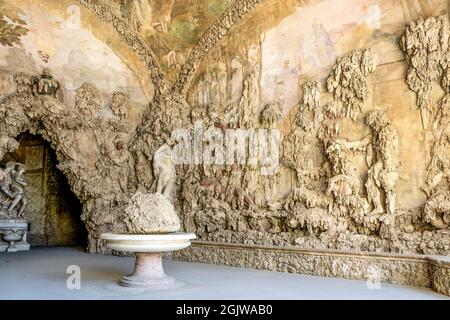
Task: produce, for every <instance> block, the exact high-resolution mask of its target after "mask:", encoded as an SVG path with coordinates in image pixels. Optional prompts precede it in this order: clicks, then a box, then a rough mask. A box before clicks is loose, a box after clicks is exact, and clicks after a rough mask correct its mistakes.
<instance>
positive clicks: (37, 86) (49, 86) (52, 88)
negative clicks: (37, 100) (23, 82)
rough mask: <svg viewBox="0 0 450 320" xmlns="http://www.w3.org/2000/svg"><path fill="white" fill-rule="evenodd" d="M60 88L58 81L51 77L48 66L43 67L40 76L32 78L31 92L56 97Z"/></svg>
mask: <svg viewBox="0 0 450 320" xmlns="http://www.w3.org/2000/svg"><path fill="white" fill-rule="evenodd" d="M59 88H60V85H59V82H58V81H56V80H55V79H54V78H53V75H52V72H51V70H50V69H49V68H44V69H43V70H42V74H41V76H40V77H35V78H34V79H33V94H35V95H36V94H42V95H48V96H53V97H55V98H56V96H57V93H58V90H59Z"/></svg>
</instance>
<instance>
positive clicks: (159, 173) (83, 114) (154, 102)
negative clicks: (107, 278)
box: [0, 0, 450, 255]
mask: <svg viewBox="0 0 450 320" xmlns="http://www.w3.org/2000/svg"><path fill="white" fill-rule="evenodd" d="M207 2H209V3H210V4H211V8H216V9H217V10H218V11H214V12H210V13H211V14H210V15H209V16H208V17H209V18H210V19H211V21H215V22H211V24H210V25H209V26H206V25H204V24H201V23H199V22H198V21H197V22H196V20H195V19H194V18H192V17H201V16H204V15H205V14H206V13H205V12H206V11H205V7H199V6H197V5H198V4H199V3H200V2H199V1H196V0H193V1H192V3H191V4H192V6H190V7H189V8H184V9H183V4H182V3H181V2H179V1H176V0H175V1H168V2H167V3H165V6H163V5H161V3H160V1H147V0H143V1H134V2H133V4H131V3H130V2H128V1H115V2H114V3H106V2H104V1H101V0H82V1H80V2H76V1H66V2H65V3H64V5H78V7H79V10H80V12H81V13H82V14H81V17H80V19H81V22H82V23H81V27H82V28H85V29H86V30H85V31H86V32H87V31H89V32H90V33H91V34H95V35H96V37H97V40H98V42H97V40H95V41H94V40H93V39H92V38H89V39H91V40H92V41H93V42H92V46H93V47H96V46H99V47H101V48H103V49H102V50H104V51H103V52H104V54H105V55H107V54H110V55H111V57H113V56H114V55H115V58H114V59H112V58H111V59H106V61H108V63H107V64H106V65H105V66H104V69H105V74H106V75H105V74H102V73H98V74H96V73H95V72H93V73H89V75H88V76H86V80H87V81H83V79H84V78H85V77H84V76H81V77H79V78H78V79H81V80H79V81H78V82H79V83H78V85H76V86H75V85H74V86H69V85H67V83H68V81H69V80H70V79H69V80H68V78H71V77H78V75H79V72H78V71H77V72H74V73H73V74H71V73H68V74H67V75H66V74H64V77H62V74H63V73H62V71H61V70H60V69H61V67H62V66H61V65H58V63H57V62H58V61H62V60H61V59H62V58H59V59H56V58H54V57H53V56H52V55H50V54H48V53H47V55H48V58H47V55H45V54H42V53H41V55H39V53H37V54H38V56H39V57H40V58H39V59H40V60H39V63H38V64H37V65H38V67H40V68H36V71H34V69H30V70H20V68H16V69H15V67H14V65H11V66H10V65H9V64H8V65H7V66H6V67H5V72H4V74H5V76H4V79H5V80H8V79H9V80H10V81H9V82H8V81H5V85H3V88H4V98H3V100H2V101H1V102H0V114H1V123H0V127H1V130H0V131H1V132H2V135H3V137H2V140H1V141H4V144H3V149H4V150H5V152H6V151H8V148H9V147H10V145H11V144H8V141H9V139H13V138H15V137H17V136H18V134H20V133H21V132H24V131H30V132H31V133H38V134H41V135H42V136H43V137H44V139H46V140H47V141H49V142H50V144H51V146H52V147H53V148H54V149H55V150H56V155H57V158H58V161H59V164H58V167H59V168H60V170H61V171H62V172H63V173H64V174H65V175H66V176H67V178H68V181H69V183H70V185H71V188H72V190H73V192H74V193H75V195H76V196H77V197H78V198H79V199H80V201H81V202H82V204H83V219H84V222H85V224H86V227H87V229H88V231H89V241H90V242H89V249H90V250H91V251H104V250H105V248H104V246H103V244H102V243H101V242H99V240H98V239H99V235H100V234H101V233H102V232H104V231H124V230H125V228H124V223H123V212H124V208H125V204H126V203H127V202H128V200H129V199H130V197H131V196H132V195H133V194H134V193H135V192H136V191H144V190H147V191H160V192H162V193H164V194H165V195H166V196H167V197H168V198H170V199H172V201H173V202H174V204H175V206H176V208H177V211H178V212H179V215H180V218H181V220H182V224H183V228H184V229H185V230H186V231H190V232H195V233H196V234H197V235H198V237H199V239H200V240H203V241H212V242H221V243H223V242H224V243H242V244H256V245H273V246H279V247H284V246H297V247H302V248H316V249H319V248H327V249H338V250H357V251H371V252H391V253H414V254H439V255H449V253H450V230H449V225H450V212H449V198H450V196H449V156H450V155H449V149H450V148H449V142H450V131H449V123H450V122H449V119H450V118H449V117H450V112H449V111H448V110H447V109H448V103H447V100H448V99H447V98H448V97H447V91H448V81H447V80H448V79H447V69H448V66H447V64H448V63H447V56H448V54H447V53H448V52H447V51H448V35H449V26H448V21H447V17H446V16H445V14H446V13H447V12H446V9H447V8H446V2H445V1H415V0H413V1H394V0H392V1H391V0H389V1H383V2H380V1H375V0H351V1H347V0H346V1H345V2H344V1H343V0H342V1H335V0H333V1H331V0H327V1H314V0H311V1H294V0H289V1H276V0H264V1H254V0H236V1H233V2H229V3H228V5H224V6H220V10H219V9H218V8H219V7H217V6H213V4H212V3H213V2H214V1H213V0H208V1H207ZM349 2H351V3H349ZM42 3H43V4H44V5H45V6H48V7H49V8H52V10H53V11H52V12H56V13H57V12H59V13H61V10H62V12H64V10H63V8H64V5H61V6H57V7H52V5H51V4H49V3H48V1H42ZM214 3H215V2H214ZM16 6H18V7H19V9H20V10H22V12H25V16H26V17H31V16H33V14H36V12H38V10H37V8H35V7H33V5H32V4H30V2H29V1H28V2H27V1H19V2H18V5H16ZM186 6H187V5H186ZM350 7H351V8H352V10H348V8H350ZM5 8H6V9H8V10H6V9H3V10H5V12H6V13H7V15H4V16H5V17H9V18H4V19H3V21H4V22H3V23H4V24H6V25H8V24H9V27H8V28H5V31H4V33H5V36H3V38H4V40H2V42H1V43H2V48H3V47H4V48H6V49H5V50H8V52H9V51H11V50H16V51H17V50H18V49H17V48H16V46H18V47H19V48H23V47H24V48H25V49H24V50H25V52H27V50H28V51H30V54H31V55H33V54H34V55H36V52H35V49H34V47H31V46H28V47H27V46H26V45H25V44H26V43H34V42H33V39H34V38H33V37H31V38H27V37H28V35H29V34H32V33H33V32H31V31H27V30H28V25H29V24H31V23H32V19H30V18H28V19H17V18H16V16H14V15H13V14H11V13H10V12H15V11H14V10H16V11H17V10H19V9H17V8H16V9H15V8H13V7H5ZM199 8H200V9H199ZM20 10H19V11H20ZM196 10H197V11H196ZM56 13H55V14H56ZM339 13H342V14H339ZM336 16H339V18H336ZM11 17H12V18H11ZM13 18H14V19H16V20H14V19H13ZM421 18H422V19H421ZM36 19H37V18H36ZM182 21H184V22H186V21H189V24H184V27H183V28H179V26H180V23H181V22H182ZM184 22H183V23H184ZM36 26H39V24H36ZM93 26H104V31H103V30H102V31H98V30H97V28H94V27H93ZM177 26H178V27H177ZM189 28H194V29H195V28H198V29H195V32H192V33H191V35H196V36H192V37H191V38H189V39H190V40H189V41H187V42H186V43H184V44H183V45H182V46H181V47H179V41H180V39H184V38H183V37H186V35H187V34H188V33H186V32H187V29H189ZM38 30H40V29H39V28H38ZM83 30H84V29H83ZM51 34H57V33H55V32H53V33H51ZM199 34H202V35H201V36H200V38H198V37H199ZM42 37H44V36H42ZM54 37H56V40H55V41H56V42H58V41H60V38H61V35H59V36H56V35H55V36H54ZM86 37H87V38H88V36H86ZM87 38H86V39H87ZM194 39H195V41H194ZM86 41H87V40H86ZM22 42H24V43H25V44H22ZM94 42H95V45H94ZM105 44H107V45H106V47H107V48H105V47H104V46H105ZM177 48H180V49H179V50H178V49H177ZM61 50H62V51H63V52H64V50H65V49H63V48H61ZM70 50H72V51H75V52H76V49H75V48H74V49H70ZM70 50H69V51H70ZM41 51H42V50H41ZM44 53H45V52H44ZM164 53H166V54H164ZM9 54H10V55H11V56H13V57H17V56H18V55H17V54H13V53H11V52H10V53H9ZM42 55H43V56H44V58H42V57H41V56H42ZM86 58H87V57H86ZM116 58H117V59H118V60H115V59H116ZM46 59H48V62H45V60H46ZM81 60H83V59H78V60H77V59H74V60H70V61H75V62H76V63H75V62H73V63H72V65H77V63H78V65H80V66H83V67H85V68H87V69H89V66H86V65H85V64H83V63H81V62H80V61H81ZM77 61H78V62H77ZM93 61H97V58H93ZM74 63H75V64H74ZM16 65H17V64H16ZM44 67H45V68H44ZM47 67H51V70H52V71H53V73H54V74H53V76H52V74H51V73H50V70H48V69H47ZM77 68H78V67H77ZM77 68H75V69H76V70H78V69H77ZM79 68H81V67H79ZM113 68H117V70H119V71H118V72H114V75H117V79H120V78H121V77H122V76H124V75H126V77H127V78H128V82H127V84H126V85H123V86H121V85H119V84H117V83H115V81H116V80H114V81H112V80H111V79H113V77H112V76H111V74H112V71H111V69H113ZM89 70H90V69H89ZM13 74H14V81H11V80H12V79H13ZM59 75H61V77H60V76H59ZM114 79H116V78H114ZM103 81H105V82H107V83H110V84H111V85H110V87H108V86H106V87H105V86H103V85H102V83H103ZM61 92H62V93H63V95H62V96H61ZM67 97H71V98H70V99H69V98H67ZM144 101H145V103H147V102H148V105H147V106H146V107H144V106H143V104H142V103H143V102H144ZM230 146H233V148H235V147H236V148H237V149H236V150H235V151H231V152H229V153H227V151H228V150H229V149H230ZM173 152H175V153H176V154H177V156H178V158H177V159H175V158H173V157H172V153H173ZM233 159H234V160H236V161H233ZM180 160H181V161H180Z"/></svg>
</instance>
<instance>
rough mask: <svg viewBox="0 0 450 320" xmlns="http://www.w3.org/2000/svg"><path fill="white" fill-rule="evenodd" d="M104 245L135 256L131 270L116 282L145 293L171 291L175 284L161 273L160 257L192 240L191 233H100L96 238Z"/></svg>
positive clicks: (188, 243)
mask: <svg viewBox="0 0 450 320" xmlns="http://www.w3.org/2000/svg"><path fill="white" fill-rule="evenodd" d="M100 238H101V239H102V240H104V241H106V245H107V246H108V247H109V248H111V249H113V250H116V251H120V252H132V253H134V254H135V256H136V260H135V265H134V271H133V273H131V274H129V275H125V276H123V277H122V279H120V282H119V284H120V285H121V286H124V287H131V288H145V289H149V290H165V289H172V288H175V287H177V286H178V285H177V284H176V282H175V279H174V278H172V277H169V276H167V275H166V274H165V272H164V268H163V264H162V257H163V255H164V254H165V253H167V252H171V251H177V250H182V249H184V248H187V247H189V246H190V245H191V240H193V239H195V238H196V235H195V234H193V233H183V232H175V233H166V234H115V233H104V234H102V235H101V237H100Z"/></svg>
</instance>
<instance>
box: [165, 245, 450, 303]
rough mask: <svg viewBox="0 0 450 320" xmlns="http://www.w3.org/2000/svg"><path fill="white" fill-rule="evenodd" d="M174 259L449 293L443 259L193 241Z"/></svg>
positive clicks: (448, 268)
mask: <svg viewBox="0 0 450 320" xmlns="http://www.w3.org/2000/svg"><path fill="white" fill-rule="evenodd" d="M172 258H173V259H175V260H181V261H188V262H200V263H213V264H223V265H227V266H233V267H245V268H254V269H262V270H270V271H279V272H289V273H300V274H307V275H313V276H322V277H337V278H345V279H353V280H366V281H367V282H368V286H370V285H371V284H372V283H373V282H374V281H380V282H381V283H395V284H402V285H410V286H419V287H428V288H430V287H431V288H433V289H434V290H435V291H437V292H439V293H442V294H446V295H450V277H449V272H450V261H449V260H448V258H446V257H433V256H424V255H402V254H388V253H368V252H357V251H351V252H349V251H347V252H346V251H341V250H339V251H338V250H320V249H303V248H294V247H274V246H258V245H244V244H228V243H227V244H225V243H217V242H202V241H193V243H192V246H191V247H190V248H188V249H186V250H184V251H182V252H177V253H174V254H173V255H172Z"/></svg>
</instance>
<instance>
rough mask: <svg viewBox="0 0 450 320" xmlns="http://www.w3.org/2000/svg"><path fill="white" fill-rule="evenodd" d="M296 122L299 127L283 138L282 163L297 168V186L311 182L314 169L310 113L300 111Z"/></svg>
mask: <svg viewBox="0 0 450 320" xmlns="http://www.w3.org/2000/svg"><path fill="white" fill-rule="evenodd" d="M295 124H296V125H297V128H295V129H294V131H292V132H291V133H290V134H289V135H287V136H286V137H285V138H284V140H283V158H282V163H283V164H284V165H285V166H287V167H289V168H291V169H293V170H295V172H296V174H297V186H303V185H307V184H308V183H309V182H310V178H311V177H310V174H311V173H312V172H313V171H314V170H313V168H314V164H313V152H312V143H313V134H312V130H313V127H312V121H311V117H310V116H309V113H305V112H298V113H297V115H296V120H295Z"/></svg>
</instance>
